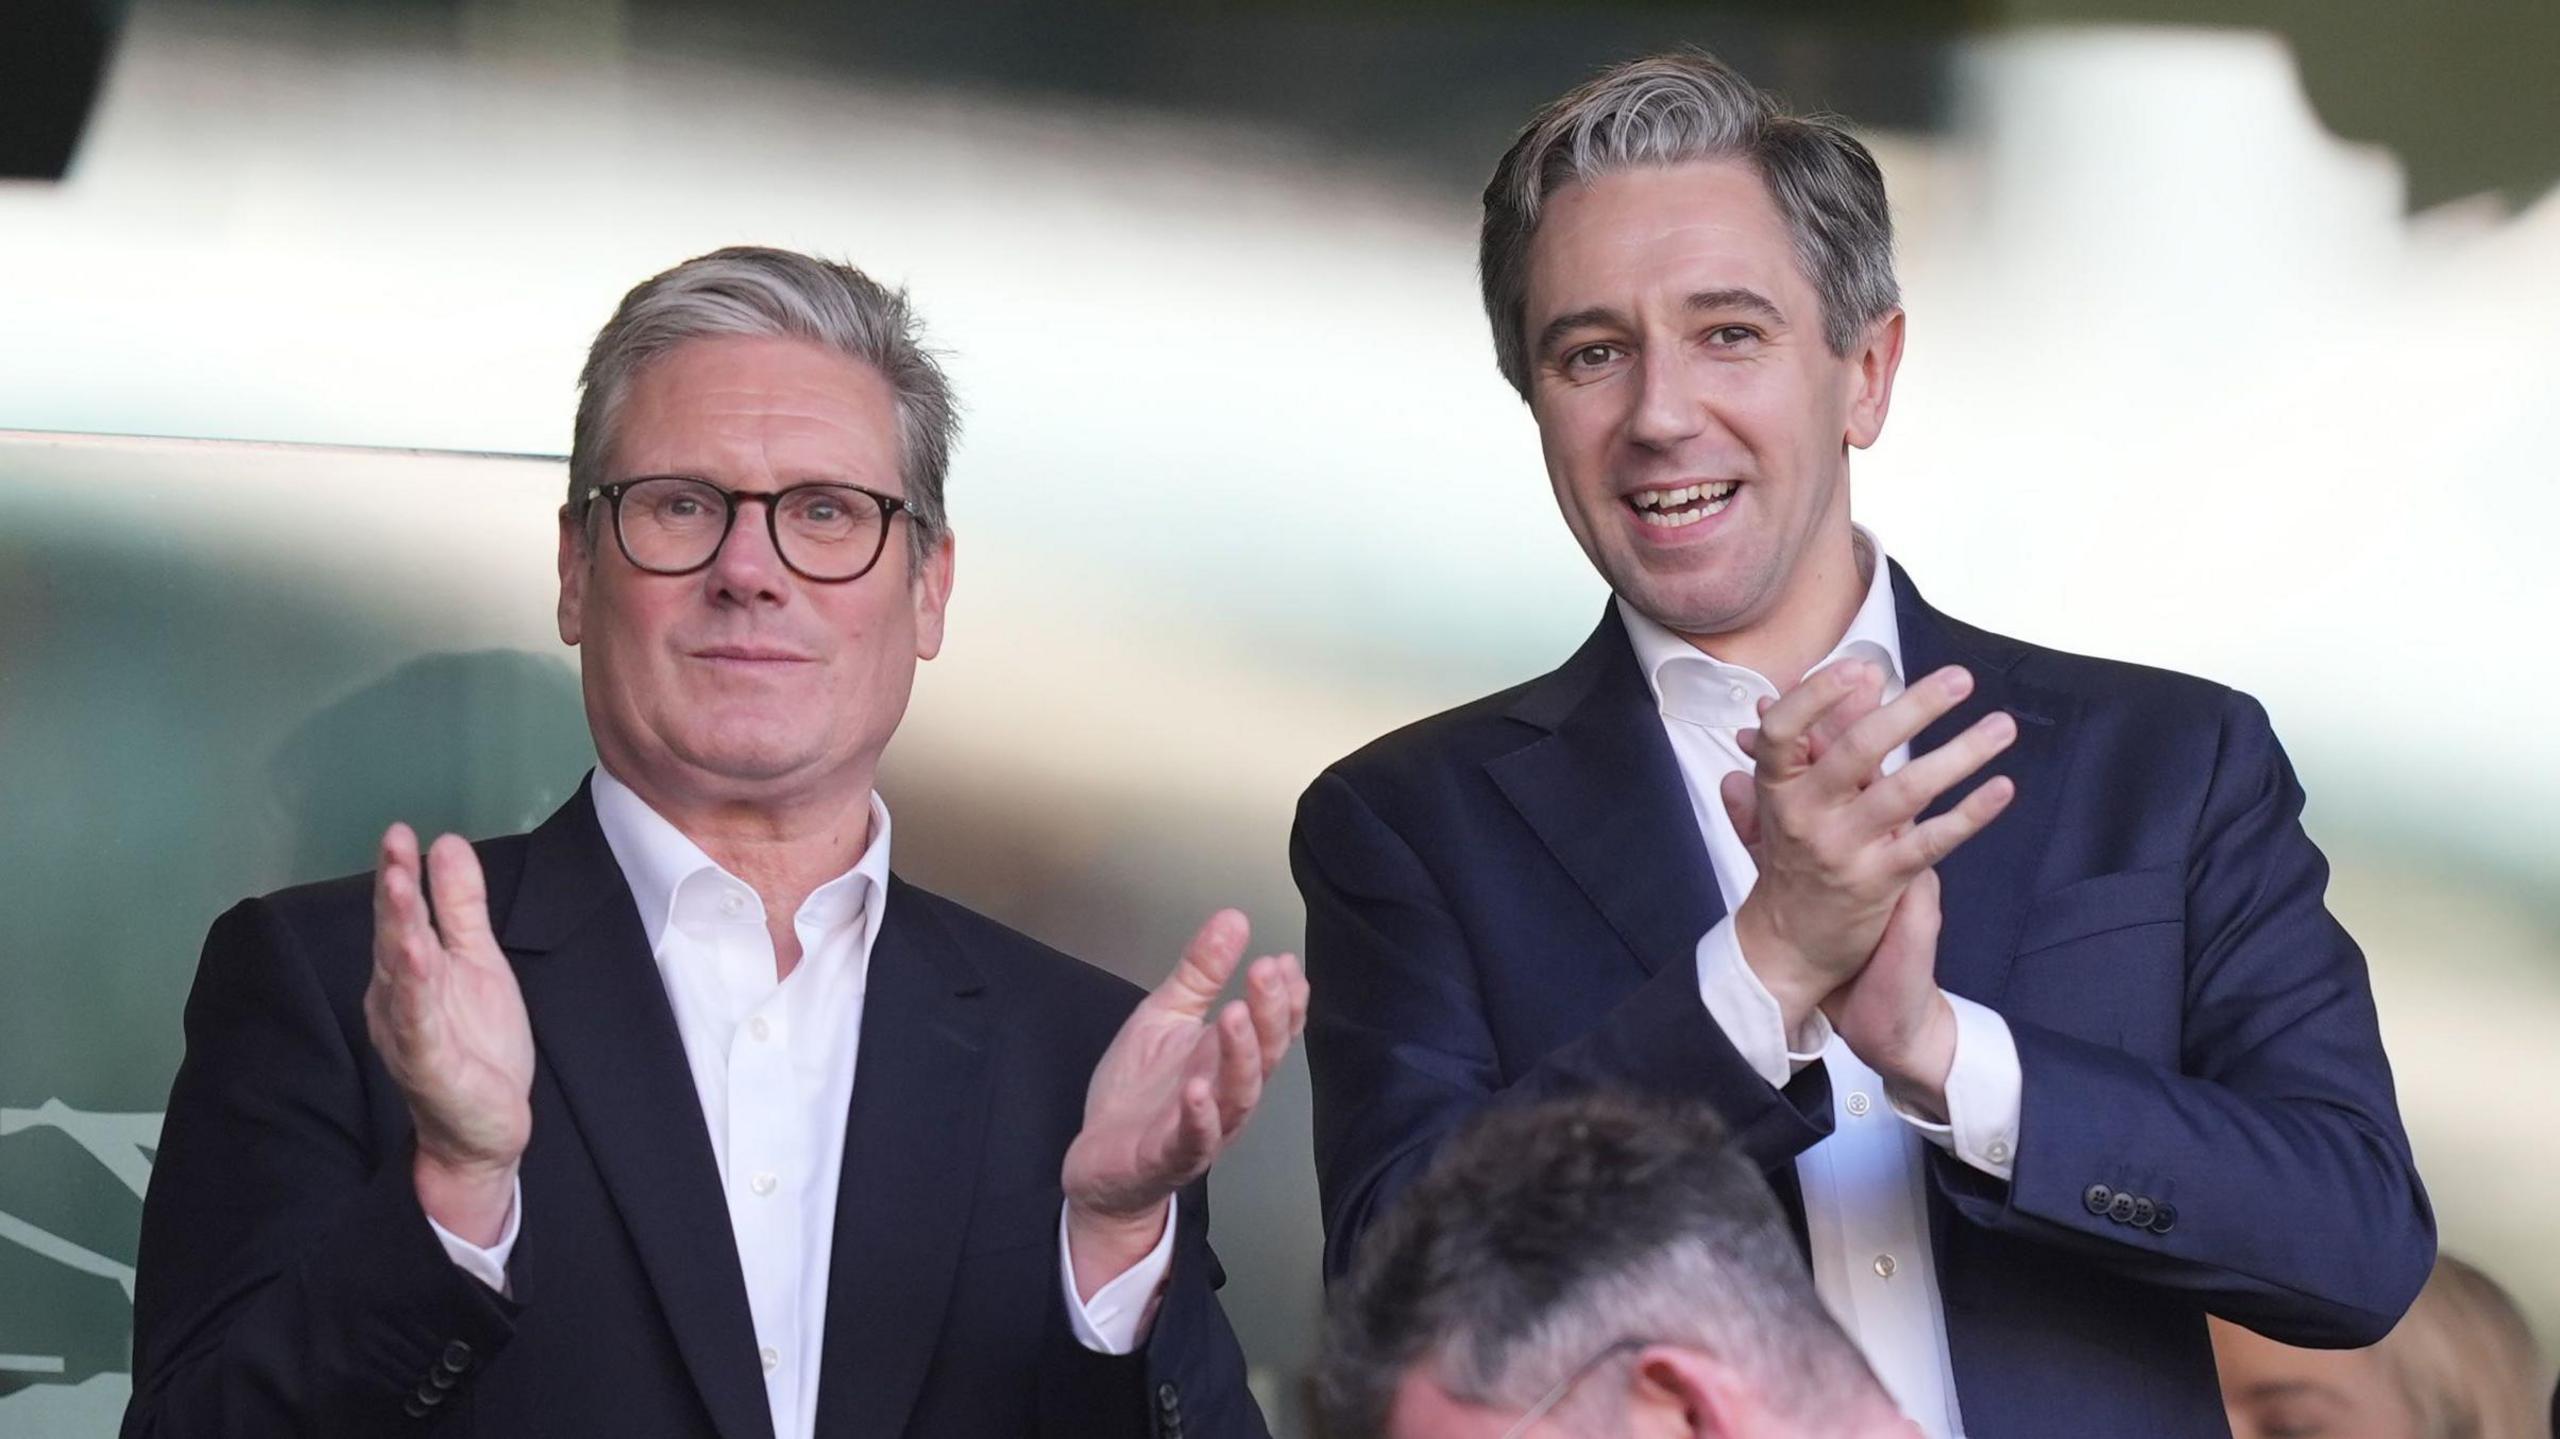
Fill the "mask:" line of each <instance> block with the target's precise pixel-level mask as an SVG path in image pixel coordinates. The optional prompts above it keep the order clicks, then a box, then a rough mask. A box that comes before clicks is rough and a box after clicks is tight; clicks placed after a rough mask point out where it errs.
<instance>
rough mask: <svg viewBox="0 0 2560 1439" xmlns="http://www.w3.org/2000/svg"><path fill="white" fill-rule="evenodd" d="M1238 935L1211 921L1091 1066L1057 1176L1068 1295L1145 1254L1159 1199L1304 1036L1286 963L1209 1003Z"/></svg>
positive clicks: (1159, 1215)
mask: <svg viewBox="0 0 2560 1439" xmlns="http://www.w3.org/2000/svg"><path fill="white" fill-rule="evenodd" d="M1246 934H1247V927H1246V924H1245V917H1244V916H1243V915H1241V914H1238V913H1237V912H1235V911H1234V910H1231V909H1227V910H1220V911H1219V912H1218V913H1216V914H1214V915H1211V916H1210V917H1209V922H1208V923H1207V924H1205V925H1202V926H1201V927H1200V932H1199V933H1198V934H1197V935H1195V936H1193V937H1192V940H1191V943H1190V945H1189V947H1187V948H1186V949H1184V950H1183V953H1182V958H1181V959H1180V961H1178V962H1177V963H1176V964H1175V965H1174V967H1173V973H1172V974H1171V975H1170V976H1168V977H1167V978H1166V979H1165V982H1164V983H1162V984H1160V985H1158V986H1156V988H1155V990H1154V991H1153V992H1152V993H1150V994H1148V995H1147V997H1146V998H1145V999H1143V1000H1141V1001H1139V1003H1138V1007H1137V1009H1136V1010H1135V1011H1133V1012H1132V1013H1131V1014H1130V1015H1129V1018H1128V1020H1127V1022H1125V1023H1123V1024H1122V1025H1121V1026H1120V1032H1119V1034H1118V1035H1116V1036H1115V1037H1114V1038H1113V1039H1112V1041H1111V1047H1110V1048H1109V1049H1107V1050H1105V1051H1104V1052H1103V1056H1102V1059H1101V1062H1100V1063H1098V1064H1096V1065H1095V1066H1094V1071H1093V1082H1092V1084H1091V1085H1090V1086H1089V1087H1088V1088H1087V1090H1086V1092H1085V1106H1084V1128H1083V1129H1082V1130H1081V1131H1079V1132H1078V1133H1077V1135H1076V1138H1075V1142H1074V1143H1073V1144H1071V1145H1069V1146H1068V1148H1067V1158H1066V1164H1065V1166H1064V1169H1063V1171H1062V1173H1061V1175H1060V1182H1061V1184H1062V1185H1063V1187H1064V1188H1065V1191H1066V1196H1067V1226H1068V1236H1069V1246H1068V1247H1069V1249H1070V1250H1071V1252H1072V1253H1073V1256H1074V1259H1075V1268H1076V1287H1077V1290H1078V1291H1079V1293H1081V1294H1082V1295H1083V1296H1085V1297H1087V1298H1090V1297H1091V1296H1092V1294H1093V1292H1094V1291H1095V1290H1096V1289H1099V1288H1100V1287H1101V1286H1102V1285H1103V1284H1105V1283H1108V1282H1109V1281H1110V1280H1111V1279H1112V1278H1113V1277H1115V1276H1117V1275H1118V1274H1120V1273H1122V1272H1123V1271H1125V1270H1126V1269H1128V1268H1129V1266H1130V1265H1132V1264H1134V1263H1136V1262H1137V1261H1138V1260H1139V1259H1142V1258H1144V1257H1145V1256H1146V1253H1147V1251H1148V1250H1150V1249H1152V1248H1153V1247H1154V1246H1155V1243H1156V1241H1157V1239H1158V1238H1159V1237H1160V1236H1161V1235H1162V1233H1163V1229H1164V1220H1165V1213H1166V1202H1167V1201H1168V1200H1169V1199H1171V1198H1172V1196H1173V1194H1174V1191H1176V1190H1178V1189H1180V1188H1181V1187H1182V1186H1184V1185H1186V1184H1189V1183H1190V1182H1192V1181H1193V1180H1195V1179H1198V1178H1199V1177H1200V1176H1201V1175H1203V1174H1206V1173H1207V1172H1208V1170H1209V1166H1210V1165H1211V1164H1212V1163H1214V1162H1215V1161H1216V1160H1217V1158H1218V1156H1219V1155H1220V1154H1221V1153H1223V1152H1224V1151H1225V1150H1226V1147H1227V1146H1228V1145H1229V1144H1230V1143H1232V1142H1233V1141H1234V1139H1235V1137H1236V1135H1237V1133H1238V1132H1239V1131H1241V1130H1242V1129H1243V1128H1244V1125H1245V1121H1246V1120H1248V1119H1250V1118H1252V1117H1253V1111H1254V1107H1255V1106H1256V1105H1257V1104H1259V1103H1260V1102H1261V1100H1262V1086H1263V1082H1264V1081H1265V1080H1267V1079H1269V1078H1270V1076H1271V1071H1272V1070H1273V1069H1275V1068H1277V1067H1278V1066H1279V1063H1280V1061H1281V1059H1282V1057H1284V1056H1285V1055H1287V1054H1288V1052H1289V1046H1290V1045H1291V1044H1292V1043H1293V1042H1295V1041H1296V1039H1297V1037H1298V1032H1299V1031H1300V1030H1301V1029H1303V1028H1305V1027H1306V1022H1307V979H1306V974H1305V972H1304V971H1303V970H1301V969H1300V968H1299V965H1298V958H1297V956H1296V955H1290V954H1283V955H1265V956H1263V957H1262V958H1259V959H1256V960H1255V961H1254V962H1253V963H1252V964H1251V965H1248V966H1246V967H1245V981H1244V997H1243V998H1242V999H1239V1000H1230V1001H1228V1002H1227V1003H1226V1005H1224V1006H1223V1007H1220V1006H1219V1005H1218V995H1219V992H1220V991H1221V990H1223V989H1224V988H1225V987H1226V984H1227V980H1228V978H1229V977H1230V976H1231V975H1233V974H1234V973H1235V971H1236V966H1237V963H1238V961H1239V960H1240V959H1241V958H1242V957H1243V955H1244V947H1245V939H1246Z"/></svg>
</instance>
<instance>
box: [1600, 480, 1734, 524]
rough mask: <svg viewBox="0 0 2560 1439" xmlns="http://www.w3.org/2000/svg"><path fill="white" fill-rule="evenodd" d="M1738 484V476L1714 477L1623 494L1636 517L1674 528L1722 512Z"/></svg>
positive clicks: (1731, 501) (1647, 522)
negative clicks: (1705, 482)
mask: <svg viewBox="0 0 2560 1439" xmlns="http://www.w3.org/2000/svg"><path fill="white" fill-rule="evenodd" d="M1741 488H1742V482H1741V481H1740V480H1717V481H1714V482H1712V483H1709V484H1703V485H1683V486H1680V487H1677V488H1674V489H1667V490H1638V491H1636V492H1635V493H1634V494H1632V495H1629V496H1627V506H1628V508H1630V509H1632V510H1634V511H1635V512H1636V518H1637V519H1639V520H1642V521H1644V522H1645V523H1646V524H1648V525H1651V526H1652V527H1654V528H1655V529H1658V530H1676V529H1679V528H1681V527H1682V526H1684V525H1694V524H1696V523H1697V522H1698V521H1700V520H1703V519H1706V518H1708V517H1709V516H1711V515H1717V514H1721V513H1723V512H1724V507H1725V506H1727V505H1729V504H1732V503H1733V497H1734V494H1735V492H1737V491H1739V490H1740V489H1741Z"/></svg>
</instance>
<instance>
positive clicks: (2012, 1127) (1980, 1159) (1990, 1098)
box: [1893, 994, 2026, 1181]
mask: <svg viewBox="0 0 2560 1439" xmlns="http://www.w3.org/2000/svg"><path fill="white" fill-rule="evenodd" d="M1947 1004H1948V1007H1950V1008H1952V1009H1953V1010H1955V1013H1956V1057H1955V1060H1954V1062H1953V1063H1952V1064H1950V1065H1949V1066H1948V1067H1947V1122H1946V1123H1944V1124H1933V1123H1931V1122H1929V1121H1928V1120H1926V1119H1923V1118H1922V1117H1920V1116H1919V1115H1917V1114H1914V1113H1912V1112H1911V1111H1910V1110H1908V1109H1906V1108H1904V1107H1903V1106H1902V1103H1901V1102H1900V1101H1899V1100H1895V1101H1894V1104H1893V1112H1894V1113H1896V1114H1899V1115H1901V1116H1902V1117H1903V1119H1904V1120H1905V1121H1907V1122H1908V1123H1909V1124H1910V1125H1911V1127H1912V1128H1914V1129H1917V1130H1919V1131H1920V1132H1921V1133H1922V1134H1923V1135H1926V1136H1927V1137H1928V1140H1929V1142H1930V1143H1932V1144H1934V1145H1936V1146H1938V1147H1939V1148H1940V1149H1943V1150H1945V1151H1947V1152H1948V1153H1950V1154H1952V1155H1954V1156H1955V1157H1956V1158H1958V1159H1960V1160H1963V1161H1964V1162H1965V1163H1966V1164H1968V1165H1970V1166H1972V1167H1973V1168H1975V1169H1979V1170H1981V1171H1982V1172H1983V1173H1985V1174H1988V1175H1990V1176H1991V1177H1992V1178H1994V1179H1998V1180H2002V1181H2007V1180H2011V1179H2014V1178H2016V1176H2017V1168H2018V1111H2019V1109H2020V1107H2021V1106H2022V1104H2023V1103H2024V1094H2025V1090H2026V1078H2025V1075H2024V1072H2023V1071H2021V1070H2020V1069H2019V1067H2018V1041H2017V1039H2016V1037H2015V1036H2013V1035H2011V1034H2010V1033H2009V1021H2007V1020H2005V1019H2002V1018H2001V1017H2000V1015H1999V1012H1998V1011H1996V1010H1993V1009H1989V1008H1986V1007H1985V1006H1983V1005H1979V1004H1976V1003H1974V1002H1973V1001H1972V1000H1970V999H1966V998H1965V997H1964V996H1962V995H1957V994H1950V995H1948V996H1947Z"/></svg>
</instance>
